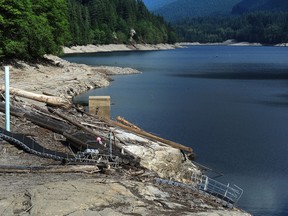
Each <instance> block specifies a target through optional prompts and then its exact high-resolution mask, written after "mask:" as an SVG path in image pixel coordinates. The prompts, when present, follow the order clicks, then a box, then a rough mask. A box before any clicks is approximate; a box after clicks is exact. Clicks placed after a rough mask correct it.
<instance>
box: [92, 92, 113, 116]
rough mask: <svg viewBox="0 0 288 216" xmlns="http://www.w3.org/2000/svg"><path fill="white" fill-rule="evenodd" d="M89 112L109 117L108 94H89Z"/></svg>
mask: <svg viewBox="0 0 288 216" xmlns="http://www.w3.org/2000/svg"><path fill="white" fill-rule="evenodd" d="M89 113H90V114H94V115H97V116H99V117H100V118H105V119H110V96H89Z"/></svg>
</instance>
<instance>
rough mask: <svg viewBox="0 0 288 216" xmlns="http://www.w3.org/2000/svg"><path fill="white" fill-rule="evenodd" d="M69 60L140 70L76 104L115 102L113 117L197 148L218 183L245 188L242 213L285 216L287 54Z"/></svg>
mask: <svg viewBox="0 0 288 216" xmlns="http://www.w3.org/2000/svg"><path fill="white" fill-rule="evenodd" d="M64 58H65V59H66V60H69V61H71V62H78V63H84V64H89V65H110V66H123V67H132V68H136V69H138V70H140V71H142V72H143V73H142V74H138V75H128V76H114V77H113V78H114V79H115V81H114V82H112V84H111V86H110V87H108V88H102V89H97V90H93V91H90V92H88V93H86V94H83V95H81V97H77V98H75V100H76V101H78V102H81V101H82V102H83V101H86V102H87V100H88V95H110V96H111V99H112V104H113V106H112V111H111V114H112V117H115V116H118V115H120V116H123V117H124V118H125V119H127V120H129V121H131V122H133V123H135V124H136V125H139V126H140V127H142V128H144V129H145V130H146V131H149V132H153V133H155V134H157V135H159V136H162V137H165V138H167V139H171V140H173V141H176V142H179V143H182V144H184V145H187V146H190V147H192V148H193V150H194V152H195V153H196V155H197V158H196V161H197V162H199V163H201V164H204V165H206V166H208V167H210V168H212V169H213V170H215V171H219V172H222V173H224V176H223V177H220V178H217V180H219V181H221V182H223V183H228V182H230V183H231V184H236V185H238V186H240V187H241V188H243V189H244V194H243V196H242V198H241V200H240V201H239V203H238V207H240V208H243V209H244V210H246V211H248V212H250V213H252V214H254V215H256V216H258V215H259V216H260V215H261V216H284V215H285V216H287V215H288V160H287V156H288V48H285V47H229V46H194V47H189V48H185V49H176V50H168V51H147V52H146V51H145V52H118V53H102V54H99V53H98V54H81V55H72V56H65V57H64ZM210 175H213V173H210ZM215 175H216V174H215Z"/></svg>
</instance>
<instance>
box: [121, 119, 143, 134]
mask: <svg viewBox="0 0 288 216" xmlns="http://www.w3.org/2000/svg"><path fill="white" fill-rule="evenodd" d="M116 119H117V121H119V122H120V123H122V124H124V125H127V126H129V127H131V128H134V129H136V130H139V131H141V129H140V128H139V127H137V126H136V125H134V124H132V123H131V122H129V121H127V120H126V119H124V118H122V117H120V116H117V118H116Z"/></svg>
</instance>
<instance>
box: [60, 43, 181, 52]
mask: <svg viewBox="0 0 288 216" xmlns="http://www.w3.org/2000/svg"><path fill="white" fill-rule="evenodd" d="M176 48H181V46H180V45H179V44H135V45H126V44H107V45H93V44H89V45H86V46H72V47H63V52H64V54H76V53H97V52H119V51H153V50H169V49H176Z"/></svg>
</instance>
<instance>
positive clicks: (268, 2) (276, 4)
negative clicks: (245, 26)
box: [232, 0, 288, 14]
mask: <svg viewBox="0 0 288 216" xmlns="http://www.w3.org/2000/svg"><path fill="white" fill-rule="evenodd" d="M254 11H274V12H275V11H276V12H277V11H288V1H287V0H254V1H251V0H242V1H241V2H240V3H238V4H236V5H235V6H234V7H233V9H232V13H233V14H243V13H247V12H254Z"/></svg>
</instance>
